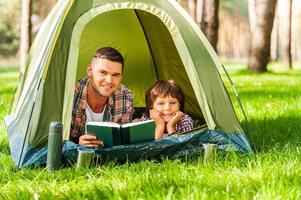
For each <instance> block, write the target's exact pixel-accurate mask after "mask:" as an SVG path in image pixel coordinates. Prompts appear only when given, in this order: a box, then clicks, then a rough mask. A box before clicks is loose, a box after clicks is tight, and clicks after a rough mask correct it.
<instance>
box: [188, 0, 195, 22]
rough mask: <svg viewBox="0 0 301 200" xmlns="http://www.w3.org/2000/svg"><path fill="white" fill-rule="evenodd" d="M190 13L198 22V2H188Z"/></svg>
mask: <svg viewBox="0 0 301 200" xmlns="http://www.w3.org/2000/svg"><path fill="white" fill-rule="evenodd" d="M188 13H189V15H190V16H191V17H192V19H193V20H194V21H196V0H188Z"/></svg>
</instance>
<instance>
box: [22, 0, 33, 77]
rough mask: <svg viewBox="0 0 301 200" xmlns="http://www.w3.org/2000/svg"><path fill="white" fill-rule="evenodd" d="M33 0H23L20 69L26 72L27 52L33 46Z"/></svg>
mask: <svg viewBox="0 0 301 200" xmlns="http://www.w3.org/2000/svg"><path fill="white" fill-rule="evenodd" d="M31 15H32V0H22V17H21V37H20V71H21V72H24V69H25V61H26V55H27V52H28V50H29V48H30V46H31V29H32V24H31Z"/></svg>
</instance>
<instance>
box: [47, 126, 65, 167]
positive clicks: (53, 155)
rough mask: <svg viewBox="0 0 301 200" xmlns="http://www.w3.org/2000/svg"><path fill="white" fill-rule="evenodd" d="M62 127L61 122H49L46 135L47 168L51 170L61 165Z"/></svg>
mask: <svg viewBox="0 0 301 200" xmlns="http://www.w3.org/2000/svg"><path fill="white" fill-rule="evenodd" d="M62 129H63V124H62V123H61V122H51V123H50V126H49V135H48V152H47V169H48V170H49V171H53V170H56V169H59V168H60V167H61V166H62Z"/></svg>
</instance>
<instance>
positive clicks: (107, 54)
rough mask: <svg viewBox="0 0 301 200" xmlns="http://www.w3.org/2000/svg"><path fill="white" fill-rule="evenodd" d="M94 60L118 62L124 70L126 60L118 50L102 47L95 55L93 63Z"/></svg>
mask: <svg viewBox="0 0 301 200" xmlns="http://www.w3.org/2000/svg"><path fill="white" fill-rule="evenodd" d="M94 58H104V59H107V60H110V61H114V62H118V63H120V64H121V65H122V70H123V66H124V59H123V57H122V55H121V54H120V53H119V51H117V50H116V49H114V48H112V47H102V48H100V49H98V50H97V51H96V52H95V54H94V55H93V58H92V61H93V60H94Z"/></svg>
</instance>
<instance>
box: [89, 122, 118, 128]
mask: <svg viewBox="0 0 301 200" xmlns="http://www.w3.org/2000/svg"><path fill="white" fill-rule="evenodd" d="M86 125H93V126H106V127H116V128H118V127H120V125H119V124H117V123H114V122H87V124H86Z"/></svg>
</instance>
